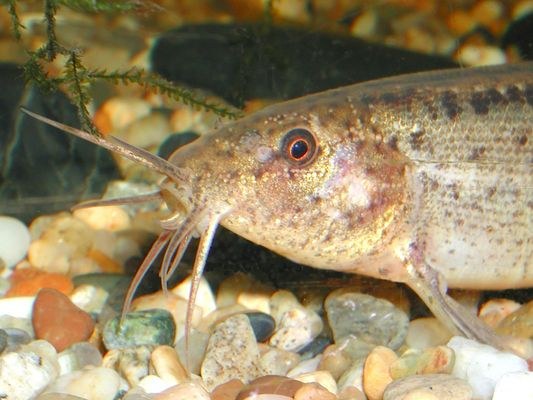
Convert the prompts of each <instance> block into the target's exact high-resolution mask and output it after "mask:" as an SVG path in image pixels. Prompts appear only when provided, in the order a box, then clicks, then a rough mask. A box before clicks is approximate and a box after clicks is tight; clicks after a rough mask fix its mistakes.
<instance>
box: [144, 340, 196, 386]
mask: <svg viewBox="0 0 533 400" xmlns="http://www.w3.org/2000/svg"><path fill="white" fill-rule="evenodd" d="M150 363H151V365H152V366H153V368H154V370H155V372H156V373H157V375H158V376H159V377H161V378H162V379H163V380H164V381H166V382H169V383H171V384H172V385H178V384H180V383H183V382H185V381H186V380H187V379H188V373H187V370H186V369H185V367H184V366H183V365H182V364H181V362H180V360H179V358H178V353H176V350H174V348H172V347H170V346H158V347H156V348H155V349H154V351H152V354H151V356H150Z"/></svg>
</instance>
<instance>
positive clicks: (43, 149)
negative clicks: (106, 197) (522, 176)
mask: <svg viewBox="0 0 533 400" xmlns="http://www.w3.org/2000/svg"><path fill="white" fill-rule="evenodd" d="M0 87H2V90H1V91H0V214H6V215H12V216H15V217H17V218H19V219H21V220H23V221H26V222H28V221H30V220H31V219H32V218H34V217H35V216H37V215H41V214H48V213H53V212H56V211H60V210H65V209H68V208H69V207H70V206H72V205H73V204H75V203H77V202H79V201H80V200H81V199H84V198H88V197H99V196H100V195H101V194H102V192H103V190H104V188H105V186H106V184H107V182H108V181H109V180H110V179H116V178H118V177H119V173H118V169H117V168H116V165H115V162H114V161H113V159H112V157H111V155H110V154H109V153H108V152H107V150H104V149H101V148H99V147H97V146H95V145H93V144H90V143H87V142H85V141H83V140H81V139H78V138H75V137H73V136H72V135H68V134H66V133H64V132H60V131H58V130H57V129H56V128H52V127H50V126H48V125H46V124H43V123H42V122H39V121H37V120H35V119H34V118H32V117H29V116H28V115H26V114H23V113H22V112H21V111H20V109H19V107H20V106H24V107H26V108H27V109H29V110H31V111H34V112H36V113H38V114H41V115H44V116H46V117H49V118H51V119H54V120H56V121H60V122H62V123H65V124H67V125H71V126H74V127H79V126H80V124H79V121H78V119H77V116H76V115H77V114H76V109H75V107H74V106H73V105H72V104H71V103H70V102H69V100H68V99H67V97H66V96H65V95H64V94H62V93H58V92H53V93H43V92H41V91H39V89H37V88H35V87H32V86H28V87H26V86H25V85H24V80H23V77H22V70H21V69H20V68H19V67H18V66H16V65H13V64H0Z"/></svg>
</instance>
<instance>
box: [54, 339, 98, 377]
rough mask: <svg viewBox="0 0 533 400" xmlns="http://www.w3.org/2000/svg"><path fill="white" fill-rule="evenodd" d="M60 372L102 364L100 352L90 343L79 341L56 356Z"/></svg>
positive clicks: (64, 372)
mask: <svg viewBox="0 0 533 400" xmlns="http://www.w3.org/2000/svg"><path fill="white" fill-rule="evenodd" d="M58 361H59V365H60V367H61V374H66V373H69V372H72V371H76V370H80V369H83V368H84V367H86V366H89V365H92V366H94V367H99V366H101V365H102V354H101V353H100V351H98V349H97V348H96V347H95V346H94V345H93V344H91V343H88V342H80V343H75V344H73V345H72V346H70V347H69V348H68V349H66V350H65V351H62V352H61V353H60V354H59V356H58Z"/></svg>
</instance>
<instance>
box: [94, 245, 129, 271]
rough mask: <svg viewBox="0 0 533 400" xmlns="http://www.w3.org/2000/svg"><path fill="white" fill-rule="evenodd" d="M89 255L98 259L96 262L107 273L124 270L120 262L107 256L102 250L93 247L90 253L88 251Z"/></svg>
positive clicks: (95, 259)
mask: <svg viewBox="0 0 533 400" xmlns="http://www.w3.org/2000/svg"><path fill="white" fill-rule="evenodd" d="M87 256H88V257H89V258H91V259H92V260H94V261H96V263H97V264H98V265H99V266H100V267H101V268H102V271H103V272H107V273H122V272H124V270H123V268H122V266H121V265H120V264H119V263H118V262H116V261H115V260H113V259H112V258H110V257H108V256H106V255H105V254H104V253H102V252H101V251H100V250H96V249H91V250H89V253H87Z"/></svg>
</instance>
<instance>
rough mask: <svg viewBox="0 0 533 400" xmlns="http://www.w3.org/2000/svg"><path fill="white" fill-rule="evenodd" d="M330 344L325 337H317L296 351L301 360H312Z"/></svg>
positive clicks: (329, 340)
mask: <svg viewBox="0 0 533 400" xmlns="http://www.w3.org/2000/svg"><path fill="white" fill-rule="evenodd" d="M330 344H331V339H330V338H328V337H326V336H317V337H316V338H315V339H314V340H313V341H312V342H311V343H309V344H308V345H307V346H304V347H303V348H301V349H300V350H299V351H298V354H300V355H301V356H302V359H304V360H305V359H308V358H313V357H315V356H316V355H318V354H321V353H323V352H324V349H325V348H326V347H328V346H329V345H330Z"/></svg>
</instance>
